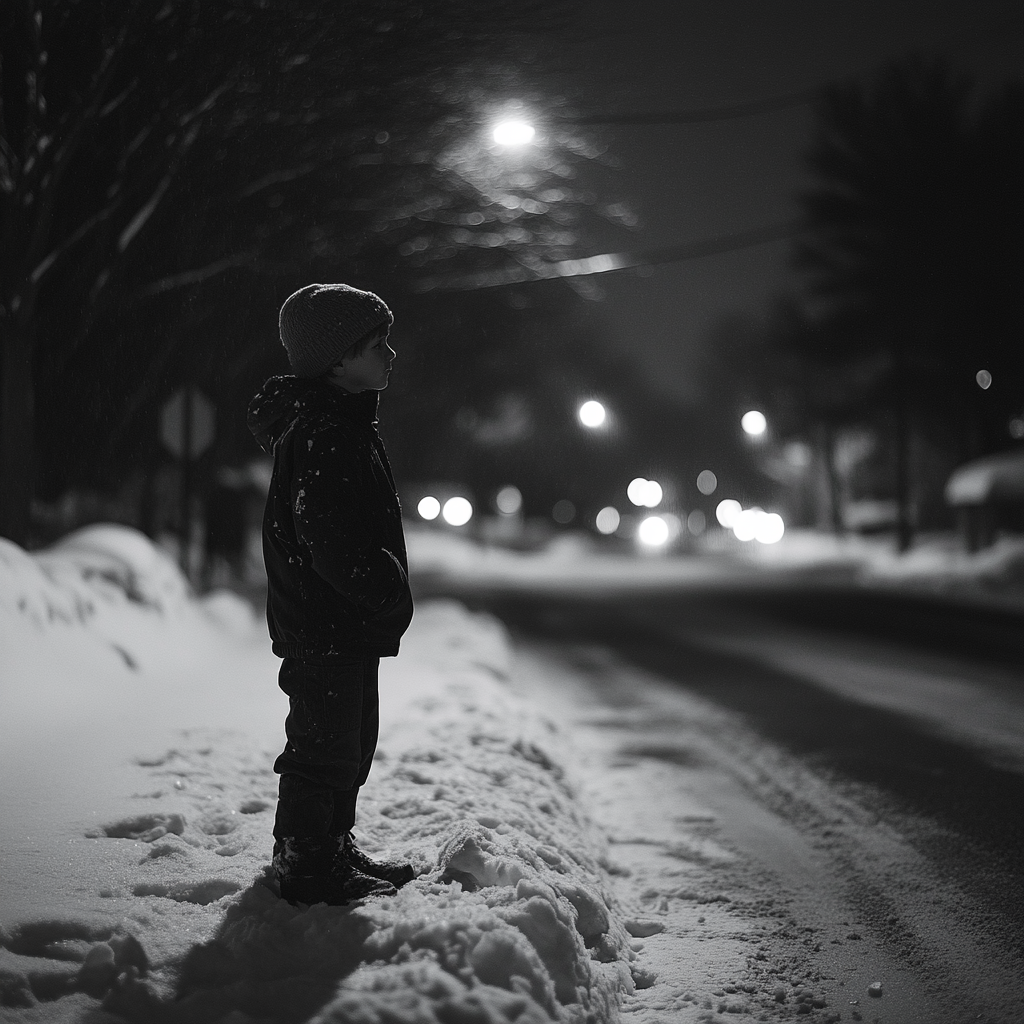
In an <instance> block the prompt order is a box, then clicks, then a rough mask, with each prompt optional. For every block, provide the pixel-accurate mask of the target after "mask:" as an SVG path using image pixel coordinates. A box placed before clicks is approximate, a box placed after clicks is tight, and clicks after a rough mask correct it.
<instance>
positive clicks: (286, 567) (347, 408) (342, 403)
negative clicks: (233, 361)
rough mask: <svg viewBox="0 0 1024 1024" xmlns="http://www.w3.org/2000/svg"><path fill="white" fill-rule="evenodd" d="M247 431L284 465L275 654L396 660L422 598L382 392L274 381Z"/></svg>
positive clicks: (269, 512)
mask: <svg viewBox="0 0 1024 1024" xmlns="http://www.w3.org/2000/svg"><path fill="white" fill-rule="evenodd" d="M249 429H250V430H251V431H252V432H253V435H254V436H255V437H256V440H257V441H258V442H259V443H260V445H261V446H262V448H263V449H264V450H265V451H266V452H268V453H272V454H273V456H274V473H273V477H272V478H271V482H270V493H269V494H268V496H267V507H266V512H265V514H264V517H263V555H264V559H265V561H266V567H267V580H268V583H269V592H268V595H267V621H268V623H269V625H270V636H271V639H272V640H273V642H274V645H273V649H274V653H275V654H277V655H278V656H280V657H282V658H304V657H305V658H312V657H315V658H337V659H338V660H345V659H358V658H366V657H387V656H390V655H394V654H397V653H398V642H399V639H400V637H401V636H402V634H403V633H404V632H405V631H406V629H407V628H408V626H409V622H410V620H411V619H412V595H411V594H410V592H409V579H408V563H407V561H406V554H405V536H404V534H403V532H402V512H401V508H400V506H399V503H398V495H397V494H396V492H395V483H394V479H393V478H392V476H391V467H390V466H389V465H388V460H387V455H386V454H385V452H384V445H383V443H382V441H381V439H380V437H379V436H378V434H377V392H376V391H362V392H360V393H358V394H348V393H346V392H344V391H342V390H340V389H339V388H336V387H334V386H333V385H331V384H328V383H326V382H324V381H321V380H306V379H302V378H299V377H272V378H271V379H270V380H268V381H267V383H266V384H265V385H264V386H263V388H262V389H261V391H260V392H259V394H258V395H256V397H255V398H254V399H253V400H252V402H251V403H250V405H249Z"/></svg>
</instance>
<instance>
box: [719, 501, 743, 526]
mask: <svg viewBox="0 0 1024 1024" xmlns="http://www.w3.org/2000/svg"><path fill="white" fill-rule="evenodd" d="M742 511H743V506H742V505H741V504H740V503H739V502H738V501H736V500H734V499H733V498H726V499H725V500H724V501H720V502H719V503H718V507H717V508H716V509H715V518H716V519H717V520H718V521H719V522H720V523H721V524H722V526H724V527H725V528H726V529H727V530H731V529H732V524H733V523H734V522H736V517H737V516H738V515H739V514H740V513H741V512H742Z"/></svg>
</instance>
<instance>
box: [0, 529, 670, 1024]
mask: <svg viewBox="0 0 1024 1024" xmlns="http://www.w3.org/2000/svg"><path fill="white" fill-rule="evenodd" d="M0 565H2V576H0V580H2V583H0V645H2V649H3V652H4V658H3V683H2V699H3V701H4V706H5V709H6V714H5V716H4V719H3V724H2V726H0V729H2V739H3V748H2V762H0V764H2V770H3V774H4V779H5V787H4V791H3V794H2V796H0V813H2V815H3V819H4V822H5V828H4V832H3V837H2V840H0V842H2V857H3V863H4V874H3V901H2V911H0V913H2V922H3V927H4V931H3V933H2V936H0V938H2V946H3V950H2V960H0V971H2V975H0V977H2V982H0V992H2V1004H3V1006H4V1009H3V1014H4V1018H3V1019H5V1020H11V1021H23V1020H24V1021H31V1020H48V1021H49V1020H54V1021H63V1020H76V1019H80V1017H81V1015H82V1014H84V1013H85V1012H86V1010H87V1009H88V1008H91V1007H97V1006H98V1005H99V1006H102V1014H101V1016H99V1017H97V1018H95V1019H98V1020H107V1021H132V1022H135V1021H138V1022H140V1024H141V1022H150V1021H182V1022H193V1021H222V1020H225V1021H231V1022H232V1024H243V1022H248V1021H298V1020H302V1021H306V1020H309V1021H317V1022H328V1021H350V1020H360V1021H367V1022H370V1021H381V1022H384V1021H390V1022H398V1024H401V1022H405V1021H409V1022H412V1021H417V1022H431V1021H451V1020H459V1021H466V1022H474V1021H480V1022H489V1024H490V1022H501V1021H513V1020H514V1021H519V1022H533V1021H537V1022H539V1021H552V1020H554V1021H581V1022H582V1021H584V1020H611V1019H614V1017H615V1015H616V1012H617V1010H616V1007H617V1005H618V1002H619V1000H620V998H621V997H622V995H623V994H624V993H628V992H631V991H634V989H635V984H636V982H635V981H634V973H635V974H637V976H638V977H639V978H640V981H641V983H642V984H643V983H649V981H650V978H649V977H648V976H647V975H646V974H644V973H643V971H642V970H641V969H640V968H639V967H638V966H637V965H636V963H635V961H636V959H637V954H636V952H635V951H634V950H633V948H632V946H631V945H630V943H631V941H632V939H631V936H630V935H629V933H628V932H627V930H626V926H625V924H624V923H623V920H622V919H621V915H620V914H619V913H618V912H617V911H616V909H615V906H614V900H612V898H611V897H610V895H609V891H608V887H607V880H608V875H607V871H606V869H605V867H604V866H603V861H604V859H605V856H606V848H605V843H604V840H603V838H602V836H601V835H600V834H599V832H598V831H597V830H596V829H595V828H594V826H593V824H592V822H591V821H590V819H589V818H588V817H587V815H586V813H585V812H584V811H583V810H582V809H581V807H580V806H579V804H578V801H577V800H576V783H575V782H574V780H573V777H572V760H571V746H570V745H569V744H568V742H567V738H566V737H565V736H563V735H561V734H560V733H559V731H558V728H557V726H556V725H555V724H553V723H551V722H549V721H545V720H543V719H541V718H540V717H538V716H537V715H536V714H535V713H534V712H532V711H531V710H530V709H529V708H528V706H527V704H526V703H525V702H523V701H521V700H518V699H517V698H516V697H515V695H514V694H513V693H512V692H511V690H510V689H509V686H508V682H507V676H508V663H509V647H508V644H507V641H506V639H505V635H504V632H503V630H502V628H501V627H500V626H499V624H498V623H496V622H495V621H494V620H492V619H490V618H485V617H480V616H475V615H472V614H470V613H469V612H467V611H466V610H465V609H464V608H463V607H462V606H461V605H458V604H456V603H453V602H434V603H428V604H426V605H424V606H423V607H421V608H420V609H419V611H418V614H417V617H416V622H415V625H414V627H413V629H412V630H411V631H410V634H409V635H408V637H407V640H406V643H405V649H404V652H403V654H402V656H401V657H400V658H399V659H391V660H387V661H385V662H384V663H383V666H382V674H381V687H382V696H383V700H382V732H381V742H380V749H379V753H378V757H377V759H376V763H375V767H374V771H373V773H372V775H371V781H370V784H369V785H368V786H367V787H366V789H365V790H364V794H363V798H362V800H361V804H360V819H359V827H358V829H357V834H358V835H359V836H360V838H361V841H362V845H363V846H364V848H365V849H367V850H368V851H369V852H375V851H391V852H401V853H402V854H403V855H404V856H407V857H409V858H410V859H411V860H412V862H413V864H414V866H415V868H416V870H417V872H418V873H419V877H418V878H417V880H416V881H415V882H413V883H411V884H410V885H408V886H406V887H404V888H403V889H402V890H401V891H400V892H399V894H398V895H397V896H396V897H394V898H390V899H381V900H377V901H367V902H365V903H362V904H358V905H355V906H353V907H349V908H329V907H327V906H324V905H319V906H316V907H312V908H309V909H306V910H299V909H296V908H293V907H291V906H289V905H288V904H287V903H285V902H283V901H282V900H280V899H279V897H278V895H277V893H276V889H275V883H274V881H273V879H272V877H271V875H270V872H269V868H268V864H269V858H270V846H271V843H272V839H271V835H270V824H271V814H272V809H273V805H274V799H275V795H276V777H275V776H274V775H273V773H272V771H271V764H272V759H273V756H274V755H275V754H276V752H277V751H278V749H279V748H280V744H281V742H282V738H283V737H282V735H281V732H282V722H283V718H284V711H285V708H286V702H285V700H284V698H283V695H281V694H280V693H279V692H278V691H277V689H276V685H275V670H276V667H277V664H278V662H277V659H276V658H273V656H272V655H271V654H270V652H269V641H268V640H267V639H266V637H265V632H264V627H263V625H262V623H260V622H258V621H257V620H256V618H255V617H254V616H253V615H252V613H251V612H250V611H249V610H248V608H247V607H246V606H244V605H243V604H242V603H241V602H240V601H239V600H238V599H236V598H234V597H232V596H231V595H228V594H226V593H218V594H215V595H214V596H212V597H210V598H205V599H196V598H194V597H193V596H192V595H191V594H190V593H189V591H188V588H187V586H186V585H185V583H184V581H183V579H182V578H181V577H180V575H179V574H178V572H177V569H176V568H175V566H174V564H173V562H172V561H171V560H170V559H169V558H168V557H167V556H166V555H165V554H164V553H163V552H161V551H160V550H159V549H157V548H155V547H153V546H152V545H151V544H150V543H149V542H148V541H147V540H146V539H145V538H144V537H142V536H141V535H140V534H137V533H135V532H133V531H130V530H126V529H122V528H118V527H94V528H90V529H87V530H84V531H80V532H79V533H76V534H73V535H72V536H70V537H69V538H67V539H66V540H65V541H63V542H62V543H60V544H58V545H56V546H55V547H53V548H51V549H49V550H48V551H46V552H42V553H40V554H37V555H28V554H26V553H25V552H23V551H21V550H20V549H18V548H17V547H16V546H14V545H12V544H10V543H8V542H0Z"/></svg>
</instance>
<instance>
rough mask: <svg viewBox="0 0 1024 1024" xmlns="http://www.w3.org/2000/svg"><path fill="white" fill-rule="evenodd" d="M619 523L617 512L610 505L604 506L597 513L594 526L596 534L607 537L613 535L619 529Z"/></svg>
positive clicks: (619, 518)
mask: <svg viewBox="0 0 1024 1024" xmlns="http://www.w3.org/2000/svg"><path fill="white" fill-rule="evenodd" d="M620 521H621V517H620V516H619V510H618V509H617V508H613V507H612V506H611V505H606V506H605V507H604V508H603V509H601V511H600V512H598V513H597V517H596V518H595V520H594V525H595V526H596V527H597V532H598V533H603V534H604V535H605V536H608V534H610V533H614V532H615V531H616V530H617V529H618V528H619V522H620Z"/></svg>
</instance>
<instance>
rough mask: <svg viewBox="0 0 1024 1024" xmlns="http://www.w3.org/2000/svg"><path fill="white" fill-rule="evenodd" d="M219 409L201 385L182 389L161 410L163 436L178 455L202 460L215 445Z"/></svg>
mask: <svg viewBox="0 0 1024 1024" xmlns="http://www.w3.org/2000/svg"><path fill="white" fill-rule="evenodd" d="M215 426H216V412H215V410H214V407H213V403H212V402H211V401H210V400H209V399H208V398H207V397H206V395H204V394H203V393H202V392H201V391H200V390H199V389H198V388H193V387H186V388H179V389H178V390H177V391H175V392H174V394H173V395H171V397H170V398H169V399H168V400H167V402H166V403H165V404H164V407H163V409H162V410H161V412H160V439H161V440H162V441H163V443H164V444H165V445H166V446H167V450H168V451H169V452H170V453H171V454H172V455H174V456H175V457H177V458H179V459H182V458H186V459H189V460H193V461H194V460H195V459H198V458H199V456H200V455H202V454H203V452H205V451H206V449H207V448H209V447H210V445H211V444H213V435H214V429H215Z"/></svg>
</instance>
